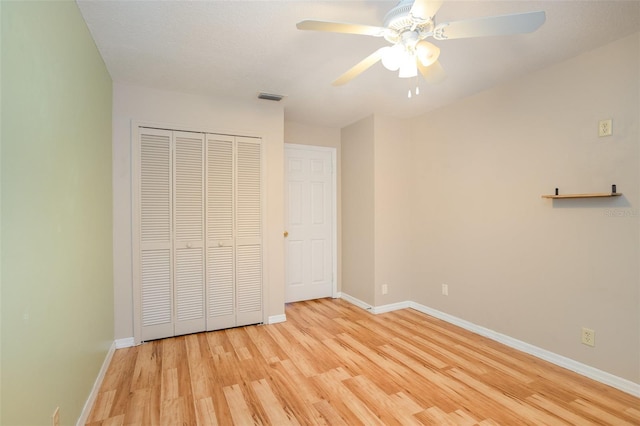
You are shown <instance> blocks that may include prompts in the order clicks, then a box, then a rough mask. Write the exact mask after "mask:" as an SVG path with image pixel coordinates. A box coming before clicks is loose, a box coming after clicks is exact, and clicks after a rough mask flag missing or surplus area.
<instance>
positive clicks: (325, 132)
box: [284, 121, 342, 291]
mask: <svg viewBox="0 0 640 426" xmlns="http://www.w3.org/2000/svg"><path fill="white" fill-rule="evenodd" d="M284 142H285V143H292V144H300V145H313V146H324V147H329V148H335V149H336V186H337V188H336V201H337V203H336V204H337V205H336V214H337V218H336V222H337V226H336V228H337V229H336V234H337V242H336V246H337V254H336V257H337V260H338V265H337V272H338V277H337V287H338V291H341V288H342V220H341V219H342V191H341V188H342V173H341V166H342V154H341V143H340V129H339V128H333V127H321V126H312V125H308V124H302V123H295V122H292V121H285V122H284Z"/></svg>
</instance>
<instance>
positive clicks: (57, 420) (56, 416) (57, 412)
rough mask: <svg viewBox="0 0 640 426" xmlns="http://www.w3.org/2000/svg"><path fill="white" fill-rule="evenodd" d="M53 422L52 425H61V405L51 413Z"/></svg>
mask: <svg viewBox="0 0 640 426" xmlns="http://www.w3.org/2000/svg"><path fill="white" fill-rule="evenodd" d="M51 424H52V426H60V407H56V409H55V410H54V412H53V414H52V415H51Z"/></svg>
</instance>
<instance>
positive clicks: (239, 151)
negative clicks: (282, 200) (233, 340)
mask: <svg viewBox="0 0 640 426" xmlns="http://www.w3.org/2000/svg"><path fill="white" fill-rule="evenodd" d="M261 151H262V143H261V139H258V138H247V137H236V156H235V157H236V162H235V169H236V184H235V191H236V205H235V219H236V223H235V225H236V241H235V243H236V297H237V302H236V308H237V313H236V325H238V326H240V325H247V324H255V323H259V322H262V297H263V294H262V155H261Z"/></svg>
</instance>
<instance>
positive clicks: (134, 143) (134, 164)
mask: <svg viewBox="0 0 640 426" xmlns="http://www.w3.org/2000/svg"><path fill="white" fill-rule="evenodd" d="M142 128H149V129H155V130H167V131H175V132H192V133H204V134H218V135H229V136H234V137H247V138H253V139H260V140H261V143H260V149H261V160H260V177H261V181H262V188H261V200H262V203H261V222H262V319H261V322H262V324H268V323H269V320H268V319H269V315H268V311H267V306H268V298H269V294H270V292H269V287H270V286H269V279H268V274H267V272H268V257H269V256H268V250H267V248H268V238H267V235H268V232H267V231H268V230H267V226H266V224H267V221H266V217H267V203H268V201H267V197H266V194H267V190H266V188H267V181H266V168H267V167H266V166H267V161H266V147H267V140H266V138H265V137H263V136H262V135H260V134H258V133H254V132H247V131H238V130H233V129H213V128H208V127H206V126H202V127H201V128H194V127H192V126H184V125H177V124H167V123H159V122H150V121H140V120H132V121H131V141H130V142H131V144H130V147H131V159H132V160H131V226H132V228H131V243H132V244H131V248H132V253H131V278H132V281H131V289H132V296H133V297H132V300H133V306H132V314H133V339H134V344H135V345H139V344H141V343H143V340H142V306H141V305H142V297H141V288H140V285H141V282H140V278H141V277H140V268H139V267H138V266H137V265H139V264H140V263H139V262H140V258H141V256H140V253H141V252H140V226H141V224H140V186H139V183H140V167H139V164H140V152H139V150H138V149H136V147H138V144H139V140H140V133H141V129H142ZM205 207H206V206H205ZM172 232H173V230H172ZM205 245H206V243H205ZM172 255H173V252H172ZM135 262H138V263H135ZM205 272H206V271H205ZM172 275H173V271H172ZM173 315H175V307H174V308H173Z"/></svg>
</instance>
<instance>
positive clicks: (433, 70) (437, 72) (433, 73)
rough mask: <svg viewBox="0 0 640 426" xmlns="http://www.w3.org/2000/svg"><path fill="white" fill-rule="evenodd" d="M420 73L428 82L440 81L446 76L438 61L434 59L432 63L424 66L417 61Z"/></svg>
mask: <svg viewBox="0 0 640 426" xmlns="http://www.w3.org/2000/svg"><path fill="white" fill-rule="evenodd" d="M417 63H418V69H419V70H420V74H422V76H423V77H424V79H425V80H427V83H429V84H438V83H442V82H443V81H444V80H445V79H446V78H447V73H446V72H445V71H444V68H442V65H440V61H435V62H434V63H433V64H431V65H429V66H428V67H425V66H424V65H422V63H421V62H420V61H417Z"/></svg>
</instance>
